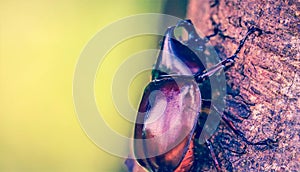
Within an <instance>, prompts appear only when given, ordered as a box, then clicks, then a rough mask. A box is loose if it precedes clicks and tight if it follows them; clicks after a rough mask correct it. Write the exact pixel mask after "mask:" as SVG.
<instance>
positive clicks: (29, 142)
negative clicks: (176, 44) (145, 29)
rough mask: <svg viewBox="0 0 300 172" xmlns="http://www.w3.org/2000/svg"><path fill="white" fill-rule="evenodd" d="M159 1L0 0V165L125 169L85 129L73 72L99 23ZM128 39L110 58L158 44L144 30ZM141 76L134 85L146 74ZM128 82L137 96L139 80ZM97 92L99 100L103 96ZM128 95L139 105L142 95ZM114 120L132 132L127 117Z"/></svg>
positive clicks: (154, 8) (157, 7) (150, 8)
mask: <svg viewBox="0 0 300 172" xmlns="http://www.w3.org/2000/svg"><path fill="white" fill-rule="evenodd" d="M163 5H164V4H163V1H153V0H126V1H123V0H113V1H104V0H98V1H77V0H73V1H69V0H63V1H55V0H54V1H50V0H44V1H37V0H28V1H16V0H11V1H0V22H1V24H0V171H5V172H14V171H22V172H26V171H30V172H32V171H39V172H40V171H43V172H47V171H51V172H52V171H79V172H81V171H88V172H93V171H98V172H99V171H124V170H125V169H124V167H123V166H122V164H123V161H124V159H122V158H118V157H116V156H113V155H110V154H109V153H106V152H104V151H103V150H101V149H99V148H98V147H97V146H96V145H95V144H94V143H93V142H92V141H91V140H90V139H89V138H88V137H87V136H86V134H85V133H84V131H83V130H82V128H81V126H80V124H79V121H78V119H77V116H76V114H75V110H74V105H73V97H72V82H73V74H74V70H75V67H76V62H77V60H78V58H79V56H80V53H81V51H82V50H83V48H84V46H85V45H86V44H87V43H88V41H89V40H90V39H91V38H92V37H93V36H94V35H95V34H96V33H97V32H98V31H99V30H101V28H103V27H104V26H106V25H108V24H110V23H112V22H114V21H116V20H119V19H120V18H123V17H126V16H129V15H134V14H139V13H146V12H161V10H162V8H163ZM132 27H136V26H132ZM125 45H126V46H124V47H123V48H122V44H120V46H119V48H116V50H115V52H114V51H112V52H111V53H110V56H112V57H113V56H119V55H120V54H122V55H124V57H127V54H128V55H129V54H130V53H133V52H135V51H139V50H142V49H145V48H147V47H151V48H154V47H155V46H157V42H156V39H154V38H152V37H150V36H149V37H147V36H146V37H144V38H134V39H132V40H130V41H129V42H128V43H127V44H125ZM136 45H139V46H136ZM114 63H115V65H113V66H114V67H116V66H118V65H119V64H118V63H120V61H115V62H114ZM114 63H113V64H114ZM99 70H101V68H100V69H99ZM139 76H141V78H137V79H136V80H137V82H138V83H139V82H141V80H143V81H144V79H143V78H145V77H147V76H146V75H145V74H141V75H139ZM102 80H103V79H102ZM97 82H101V74H99V75H97V81H96V83H95V85H96V86H97ZM142 85H143V84H142ZM131 87H132V89H133V90H134V89H137V92H134V91H131V92H132V94H136V95H139V94H141V91H142V89H141V84H133V85H132V86H131ZM96 88H98V87H96ZM99 88H101V87H100V86H99ZM95 92H96V95H97V102H98V103H99V102H100V103H101V101H103V100H101V97H102V98H103V97H104V98H105V96H101V91H99V90H98V91H97V90H96V91H95ZM131 99H132V102H131V103H132V105H133V106H137V104H138V101H139V97H138V96H132V98H131ZM107 106H109V105H107ZM108 109H110V108H108ZM111 111H112V113H115V112H114V111H115V110H111ZM107 120H108V121H109V120H110V118H109V117H108V118H107ZM111 125H112V126H114V127H116V130H117V131H120V132H121V131H122V132H123V134H124V135H130V133H131V128H130V127H131V126H130V124H129V123H126V124H124V125H120V124H114V123H113V122H112V123H111Z"/></svg>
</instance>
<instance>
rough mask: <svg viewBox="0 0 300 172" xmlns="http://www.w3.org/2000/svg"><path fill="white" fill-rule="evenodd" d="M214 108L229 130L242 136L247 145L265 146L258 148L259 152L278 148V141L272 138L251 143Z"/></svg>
mask: <svg viewBox="0 0 300 172" xmlns="http://www.w3.org/2000/svg"><path fill="white" fill-rule="evenodd" d="M212 106H213V108H214V109H215V110H216V111H217V113H218V114H219V115H220V116H221V118H222V120H223V121H224V122H225V123H226V124H227V125H228V126H229V128H231V129H232V131H233V132H234V133H235V134H236V135H238V136H240V137H241V138H242V140H243V141H244V142H245V143H247V144H248V145H254V146H263V147H262V148H260V147H256V149H257V150H261V151H263V150H266V149H268V148H273V147H277V143H278V140H277V139H275V140H273V139H270V138H267V139H265V140H261V141H258V142H252V141H249V140H248V139H247V138H246V137H245V134H244V133H243V132H241V131H240V130H238V129H237V128H236V127H235V125H234V124H233V122H232V121H231V120H230V119H229V118H228V117H227V116H226V115H225V114H224V113H221V112H220V111H219V110H218V109H217V108H216V107H215V106H214V105H212Z"/></svg>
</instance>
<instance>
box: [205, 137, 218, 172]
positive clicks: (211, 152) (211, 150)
mask: <svg viewBox="0 0 300 172" xmlns="http://www.w3.org/2000/svg"><path fill="white" fill-rule="evenodd" d="M206 145H207V147H208V149H209V151H210V154H211V157H212V159H213V161H214V164H215V166H216V169H217V171H218V172H221V171H222V170H221V167H220V164H219V161H218V159H217V156H216V153H215V151H214V148H213V146H212V144H211V142H210V141H209V140H206Z"/></svg>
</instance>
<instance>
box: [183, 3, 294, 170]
mask: <svg viewBox="0 0 300 172" xmlns="http://www.w3.org/2000/svg"><path fill="white" fill-rule="evenodd" d="M299 15H300V2H299V1H297V0H279V1H276V0H268V1H266V0H262V1H255V0H244V1H240V0H214V1H200V0H190V2H189V6H188V14H187V18H190V19H191V20H192V21H193V23H194V24H195V25H196V27H197V28H198V29H199V31H201V32H202V33H204V34H205V35H210V34H212V33H213V30H214V28H216V27H218V30H219V32H218V33H219V34H218V35H217V36H215V37H214V38H212V40H211V43H212V44H213V45H214V46H215V47H216V50H217V51H219V52H220V55H221V56H220V57H223V58H224V57H225V56H226V55H227V56H229V55H232V54H233V51H234V50H235V49H236V48H237V46H238V41H239V40H240V39H242V38H243V36H244V35H245V33H246V32H247V27H250V26H256V27H258V28H260V29H262V30H264V31H270V32H272V34H263V35H261V36H254V35H252V36H251V37H250V39H249V40H248V41H247V42H246V44H245V46H244V47H243V50H242V51H241V53H240V54H239V58H238V59H236V63H235V65H234V66H233V67H231V68H229V69H228V70H227V71H226V76H227V84H228V95H227V97H226V102H227V107H226V109H225V111H226V112H227V113H229V114H230V115H232V116H233V118H240V116H247V115H250V116H249V118H248V119H243V120H241V122H240V123H236V126H237V127H238V128H239V129H240V130H241V131H244V133H245V134H246V137H247V138H249V140H253V141H259V140H262V139H264V138H267V137H269V138H274V139H275V138H278V139H279V142H278V147H276V148H274V149H267V150H265V151H261V150H256V149H255V147H254V146H248V147H247V149H246V150H247V152H246V153H245V154H233V153H230V151H224V150H222V149H217V151H221V152H218V155H219V156H218V158H219V159H222V158H224V157H225V159H226V160H227V161H229V162H230V164H231V169H232V170H233V171H299V170H300V155H299V154H300V138H299V133H300V132H299V131H300V120H299V114H300V99H299V96H300V48H299V47H300V33H299V32H300V20H299ZM214 22H215V23H214ZM218 24H219V25H218ZM226 35H227V36H230V37H232V38H233V39H231V38H228V37H226ZM222 132H229V131H224V130H223V131H222V130H221V129H220V130H219V131H218V132H217V133H222ZM214 139H215V142H217V141H216V137H214V138H213V140H214ZM216 147H217V146H216ZM221 164H222V166H223V168H225V166H226V165H225V164H224V163H223V162H222V163H221ZM211 166H213V165H212V164H211ZM213 169H214V168H213V167H210V169H208V170H213Z"/></svg>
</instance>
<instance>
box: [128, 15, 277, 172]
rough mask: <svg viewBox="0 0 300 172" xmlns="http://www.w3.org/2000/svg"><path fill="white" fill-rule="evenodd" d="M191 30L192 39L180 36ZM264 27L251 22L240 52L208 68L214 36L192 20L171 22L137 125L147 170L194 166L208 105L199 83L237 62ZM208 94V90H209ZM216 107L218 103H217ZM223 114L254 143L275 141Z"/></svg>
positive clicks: (139, 155)
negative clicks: (254, 136) (253, 136)
mask: <svg viewBox="0 0 300 172" xmlns="http://www.w3.org/2000/svg"><path fill="white" fill-rule="evenodd" d="M179 27H182V28H184V29H185V30H186V31H187V34H188V38H187V40H180V38H178V37H176V35H175V29H177V28H179ZM255 32H257V33H258V34H262V33H265V32H264V31H262V30H261V29H259V28H256V27H251V28H249V29H248V32H247V34H246V35H245V37H244V38H243V39H242V40H241V41H240V43H239V46H238V48H237V50H236V51H235V53H234V54H233V55H232V56H230V57H227V58H225V59H224V60H222V61H221V62H219V63H217V64H216V65H214V66H213V67H211V68H208V69H205V67H204V65H203V63H202V62H201V61H200V58H199V57H200V56H204V52H205V49H206V44H207V42H208V41H209V39H210V38H211V36H207V37H204V38H201V37H200V36H199V35H198V34H197V32H196V30H195V28H194V26H193V24H192V22H191V21H190V20H181V21H179V22H178V23H177V25H176V26H172V27H169V28H168V29H167V31H166V33H165V35H164V38H163V40H162V44H161V51H160V53H159V55H158V58H157V61H156V64H155V66H154V68H153V70H152V80H151V82H150V83H149V84H148V85H147V87H146V88H145V90H144V94H143V96H142V100H141V102H140V106H139V110H138V114H137V118H136V123H135V128H134V143H133V152H134V156H135V159H136V160H137V162H138V164H139V165H140V166H142V167H143V168H144V169H145V170H148V171H176V172H179V171H192V166H193V164H194V160H195V156H197V155H195V154H194V140H196V139H197V138H196V137H198V136H197V133H199V132H201V131H200V130H201V129H199V124H198V118H199V114H201V113H200V112H201V111H202V110H203V108H204V107H203V101H204V98H203V95H202V94H201V90H200V89H201V87H199V84H201V83H203V82H204V81H206V80H209V77H210V76H212V75H214V74H215V73H216V72H217V71H219V70H220V69H222V68H224V67H227V66H230V65H233V64H234V60H235V58H237V55H238V53H239V52H240V51H241V48H242V47H243V45H244V43H245V41H246V40H247V38H248V37H249V35H251V34H253V33H255ZM208 97H209V96H208ZM212 108H213V107H212ZM219 114H220V116H221V119H223V121H225V123H226V124H228V126H229V127H230V128H231V129H232V130H233V132H234V133H235V134H237V135H238V136H239V137H241V138H242V140H243V141H244V142H246V143H247V144H249V145H266V146H270V145H272V144H274V143H276V142H277V141H276V140H272V139H269V138H268V139H266V140H263V141H260V142H255V143H254V142H251V141H248V140H247V139H246V138H245V136H244V134H243V133H242V132H240V131H239V130H238V129H237V128H236V127H235V126H234V125H233V122H232V121H231V120H230V119H229V118H228V117H227V116H226V114H224V113H222V112H219ZM205 144H206V146H207V147H208V148H209V150H210V153H211V157H212V159H213V162H214V164H215V167H216V169H217V171H221V167H220V165H219V162H218V160H217V158H216V154H215V152H214V150H213V147H212V145H211V142H210V141H209V139H207V140H206V143H205Z"/></svg>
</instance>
